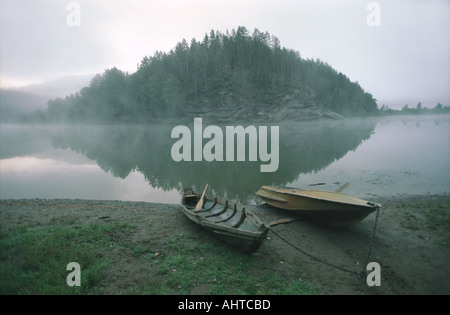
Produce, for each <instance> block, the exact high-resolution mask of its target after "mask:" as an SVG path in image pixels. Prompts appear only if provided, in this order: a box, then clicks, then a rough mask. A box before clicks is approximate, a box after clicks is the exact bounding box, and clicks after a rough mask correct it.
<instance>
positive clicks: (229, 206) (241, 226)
mask: <svg viewBox="0 0 450 315" xmlns="http://www.w3.org/2000/svg"><path fill="white" fill-rule="evenodd" d="M205 190H206V189H205ZM202 197H203V196H201V195H200V194H199V193H197V192H194V191H193V190H192V189H191V188H187V189H185V190H184V194H183V197H182V199H181V208H182V210H183V212H184V214H185V215H186V216H187V217H188V218H189V219H190V220H192V221H194V222H195V223H197V224H199V225H200V226H202V227H204V228H205V229H207V230H209V231H211V232H213V233H214V234H215V235H216V236H218V237H220V238H221V239H223V240H224V241H226V242H227V243H229V244H231V245H234V246H237V247H239V248H240V249H243V250H245V251H253V250H256V249H258V247H259V246H260V245H261V243H262V241H263V240H264V239H265V238H266V236H267V233H268V231H269V228H270V226H269V225H268V224H264V223H263V222H262V221H261V220H260V219H259V218H258V217H257V216H256V215H255V214H253V213H252V212H250V211H249V210H247V209H246V208H245V207H244V206H242V205H240V204H238V203H235V202H232V201H229V200H225V199H222V198H219V197H213V196H208V195H205V196H204V199H203V200H201V199H202ZM199 201H203V202H201V203H200V205H201V207H197V209H198V208H200V209H199V210H196V205H197V204H198V203H199Z"/></svg>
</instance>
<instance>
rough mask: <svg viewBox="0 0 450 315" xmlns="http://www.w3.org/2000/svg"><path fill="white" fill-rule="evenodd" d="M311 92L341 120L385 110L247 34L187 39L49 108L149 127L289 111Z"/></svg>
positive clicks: (327, 71)
mask: <svg viewBox="0 0 450 315" xmlns="http://www.w3.org/2000/svg"><path fill="white" fill-rule="evenodd" d="M305 89H306V90H308V91H310V94H311V95H313V104H314V105H317V106H320V107H322V108H323V109H327V110H331V111H335V112H338V113H341V114H344V115H345V114H367V113H372V112H374V111H376V110H377V104H376V102H375V100H374V98H373V97H372V95H371V94H369V93H367V92H365V91H364V90H363V89H362V88H361V87H360V86H359V84H358V83H353V82H351V81H350V80H349V79H348V78H347V77H346V76H345V75H343V74H342V73H338V72H337V71H335V70H334V69H333V68H331V67H330V66H329V65H328V64H326V63H324V62H322V61H320V60H309V59H308V60H305V59H302V58H301V57H300V54H299V53H298V52H296V51H293V50H289V49H286V48H282V47H281V46H280V42H279V40H278V39H277V38H276V37H274V36H271V35H270V34H269V33H267V32H261V31H259V30H257V29H255V30H254V31H253V33H252V34H251V33H250V31H249V30H247V29H246V28H245V27H242V26H240V27H238V28H237V30H234V29H233V30H232V31H231V33H230V32H228V31H227V32H226V33H225V34H223V33H220V32H218V31H211V32H210V33H209V35H208V34H205V36H204V38H203V40H202V41H201V42H200V41H197V40H196V39H192V40H191V42H190V44H189V43H188V42H187V41H186V40H185V39H183V40H182V41H181V42H179V43H178V44H177V45H176V46H175V48H174V49H172V50H171V51H170V52H168V53H164V52H156V53H155V54H154V55H153V56H152V57H147V56H146V57H144V58H143V59H142V61H141V63H140V64H139V65H138V70H137V71H136V72H135V73H133V74H131V75H128V74H126V73H124V72H122V71H120V70H118V69H116V68H113V69H109V70H106V71H105V72H104V73H103V75H97V76H96V77H95V78H94V79H93V80H92V82H91V84H90V86H89V87H86V88H83V89H82V90H81V91H80V92H79V93H77V94H75V95H70V96H68V97H66V98H65V100H62V99H56V100H51V101H49V103H48V110H47V117H48V119H49V120H67V121H74V122H81V121H82V122H90V121H102V122H128V121H136V120H139V121H147V120H152V119H158V118H165V117H182V116H184V115H185V114H186V113H188V112H195V111H196V110H199V109H203V110H204V109H209V110H214V109H216V108H224V107H231V108H234V107H237V106H238V107H242V106H247V107H250V108H251V110H252V111H253V112H257V111H258V110H259V108H266V109H267V108H272V107H274V106H282V105H283V102H282V99H283V97H284V96H286V95H289V94H292V93H294V91H299V90H300V91H304V90H305Z"/></svg>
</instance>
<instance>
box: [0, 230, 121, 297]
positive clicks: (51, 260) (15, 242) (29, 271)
mask: <svg viewBox="0 0 450 315" xmlns="http://www.w3.org/2000/svg"><path fill="white" fill-rule="evenodd" d="M129 228H130V225H128V224H124V223H116V224H107V225H97V224H92V225H89V226H86V227H77V226H72V225H70V226H65V227H59V226H47V227H34V228H26V227H20V228H16V229H12V230H9V231H4V232H0V294H91V293H97V292H99V291H100V290H101V286H102V283H101V280H102V274H103V272H104V270H105V268H106V266H107V261H106V260H105V259H104V258H103V257H102V255H101V254H100V252H99V248H101V247H105V246H109V245H110V244H111V242H113V241H114V239H115V238H116V236H117V234H120V233H123V231H125V230H127V229H129ZM70 262H77V263H79V265H80V269H81V286H79V287H77V286H73V287H70V286H68V285H67V282H66V279H67V276H68V275H69V273H70V272H71V271H72V270H69V271H68V270H67V264H68V263H70Z"/></svg>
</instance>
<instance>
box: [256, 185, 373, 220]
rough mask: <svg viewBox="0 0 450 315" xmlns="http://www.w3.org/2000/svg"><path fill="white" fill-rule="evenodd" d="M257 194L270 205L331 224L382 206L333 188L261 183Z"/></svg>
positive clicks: (362, 217)
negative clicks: (319, 188)
mask: <svg viewBox="0 0 450 315" xmlns="http://www.w3.org/2000/svg"><path fill="white" fill-rule="evenodd" d="M256 195H258V196H259V197H261V198H262V199H263V200H264V201H265V202H267V203H268V204H269V205H271V206H273V207H276V208H279V209H283V210H289V211H290V212H292V214H295V215H299V216H302V217H304V218H306V219H311V220H314V221H318V222H320V223H324V224H327V225H332V226H345V225H350V224H354V223H357V222H359V221H361V220H363V219H364V218H365V217H366V216H368V215H369V214H370V213H372V212H373V211H375V210H376V209H377V208H379V207H381V205H380V204H377V203H374V202H371V201H367V200H362V199H358V198H354V197H351V196H348V195H345V194H343V193H340V192H336V191H323V190H300V189H295V188H281V187H274V186H262V187H261V188H260V189H259V190H258V192H257V193H256Z"/></svg>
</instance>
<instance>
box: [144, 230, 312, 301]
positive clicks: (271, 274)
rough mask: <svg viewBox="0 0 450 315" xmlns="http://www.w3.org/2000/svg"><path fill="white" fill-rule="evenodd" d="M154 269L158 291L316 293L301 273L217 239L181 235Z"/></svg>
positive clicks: (152, 265)
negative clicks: (290, 272)
mask: <svg viewBox="0 0 450 315" xmlns="http://www.w3.org/2000/svg"><path fill="white" fill-rule="evenodd" d="M150 270H151V271H152V273H153V275H154V276H156V277H157V278H158V279H159V280H158V281H157V282H156V283H155V284H154V285H153V287H152V293H155V294H191V293H192V292H193V291H195V289H196V288H198V287H201V288H203V290H205V291H206V292H202V293H205V294H206V293H210V294H218V295H220V294H313V293H315V290H314V289H313V288H312V287H311V286H310V285H308V284H306V283H304V282H302V281H301V279H300V275H295V276H294V277H292V276H288V275H282V274H280V273H279V272H277V271H275V270H274V269H273V267H272V266H268V265H267V264H266V265H264V264H262V263H261V262H260V261H259V260H258V259H257V258H256V257H252V256H249V255H247V254H244V253H241V252H238V251H235V250H232V249H230V247H228V246H226V245H224V244H222V243H221V242H220V241H217V240H215V239H212V240H210V241H208V242H204V243H198V242H192V241H189V240H188V237H186V236H182V235H179V236H177V237H175V238H173V239H172V240H171V242H170V244H169V245H168V246H167V249H166V251H165V253H163V254H162V255H160V256H158V257H154V258H153V259H152V260H151V262H150Z"/></svg>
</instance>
